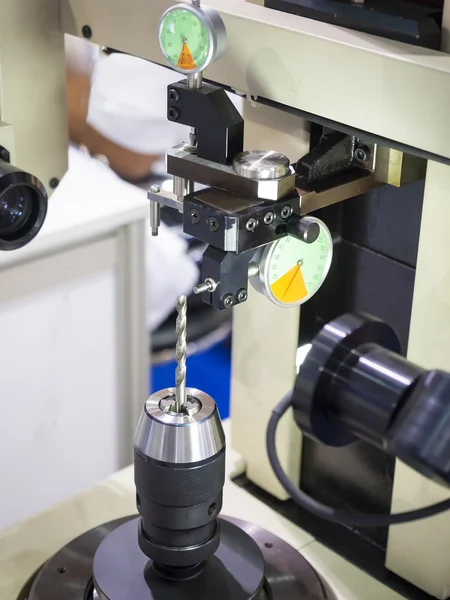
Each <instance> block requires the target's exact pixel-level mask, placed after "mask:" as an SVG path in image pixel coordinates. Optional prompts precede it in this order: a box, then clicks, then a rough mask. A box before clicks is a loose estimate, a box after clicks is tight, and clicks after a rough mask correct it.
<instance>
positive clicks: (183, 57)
mask: <svg viewBox="0 0 450 600" xmlns="http://www.w3.org/2000/svg"><path fill="white" fill-rule="evenodd" d="M177 66H178V67H179V68H180V69H186V70H192V69H195V68H196V66H197V65H196V64H195V60H194V58H193V56H192V54H191V51H190V50H189V46H188V43H187V40H186V38H183V48H182V49H181V53H180V57H179V59H178V62H177Z"/></svg>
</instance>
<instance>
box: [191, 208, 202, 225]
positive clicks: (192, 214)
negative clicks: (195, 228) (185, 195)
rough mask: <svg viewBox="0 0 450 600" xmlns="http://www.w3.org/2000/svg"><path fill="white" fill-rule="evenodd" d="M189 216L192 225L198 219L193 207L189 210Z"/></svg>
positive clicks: (198, 216)
mask: <svg viewBox="0 0 450 600" xmlns="http://www.w3.org/2000/svg"><path fill="white" fill-rule="evenodd" d="M189 216H190V217H191V222H192V223H193V224H194V225H196V224H197V223H198V222H199V221H200V215H199V214H198V211H197V210H195V209H192V210H191V212H190V213H189Z"/></svg>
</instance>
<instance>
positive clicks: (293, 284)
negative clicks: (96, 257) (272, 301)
mask: <svg viewBox="0 0 450 600" xmlns="http://www.w3.org/2000/svg"><path fill="white" fill-rule="evenodd" d="M300 264H301V263H300V261H299V263H298V264H296V265H295V267H292V269H290V270H289V271H288V272H287V273H285V274H284V275H282V276H281V277H280V278H279V279H278V280H277V281H275V282H274V283H273V284H272V285H271V286H270V287H271V289H272V292H273V294H274V296H275V297H276V298H278V299H279V300H280V301H282V302H286V304H290V303H292V302H298V301H299V300H302V299H303V298H304V297H305V296H307V294H308V291H307V289H306V285H305V280H304V278H303V273H302V269H301V266H300Z"/></svg>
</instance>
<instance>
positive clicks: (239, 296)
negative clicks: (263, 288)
mask: <svg viewBox="0 0 450 600" xmlns="http://www.w3.org/2000/svg"><path fill="white" fill-rule="evenodd" d="M247 298H248V294H247V290H244V289H242V290H239V292H238V293H237V300H238V302H245V301H246V300H247Z"/></svg>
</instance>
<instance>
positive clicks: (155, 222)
mask: <svg viewBox="0 0 450 600" xmlns="http://www.w3.org/2000/svg"><path fill="white" fill-rule="evenodd" d="M150 191H151V192H152V193H153V194H159V192H160V191H161V189H160V187H159V185H152V186H151V188H150ZM160 225H161V205H160V204H159V202H157V201H156V200H150V228H151V230H152V235H153V236H157V235H158V231H159V226H160Z"/></svg>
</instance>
